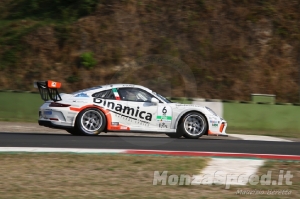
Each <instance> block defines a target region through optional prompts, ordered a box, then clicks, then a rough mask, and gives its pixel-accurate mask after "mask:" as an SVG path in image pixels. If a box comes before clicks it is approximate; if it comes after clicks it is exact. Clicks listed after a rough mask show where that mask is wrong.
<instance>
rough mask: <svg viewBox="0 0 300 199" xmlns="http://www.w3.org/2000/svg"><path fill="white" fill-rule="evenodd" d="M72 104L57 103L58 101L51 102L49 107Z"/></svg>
mask: <svg viewBox="0 0 300 199" xmlns="http://www.w3.org/2000/svg"><path fill="white" fill-rule="evenodd" d="M69 106H71V105H70V104H62V103H57V102H51V103H50V105H49V107H69Z"/></svg>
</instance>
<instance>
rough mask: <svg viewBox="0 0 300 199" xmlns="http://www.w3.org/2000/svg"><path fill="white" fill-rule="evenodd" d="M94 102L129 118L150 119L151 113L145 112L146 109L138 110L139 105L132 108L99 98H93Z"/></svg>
mask: <svg viewBox="0 0 300 199" xmlns="http://www.w3.org/2000/svg"><path fill="white" fill-rule="evenodd" d="M94 103H96V104H100V105H102V106H103V107H105V108H107V109H108V110H110V111H112V112H115V113H117V114H121V115H122V116H127V117H128V118H130V119H135V120H136V119H137V118H139V119H142V120H147V121H151V120H152V114H151V113H147V112H146V111H143V110H140V107H137V108H132V107H130V106H124V105H122V104H117V103H114V102H112V101H106V100H103V99H100V98H94Z"/></svg>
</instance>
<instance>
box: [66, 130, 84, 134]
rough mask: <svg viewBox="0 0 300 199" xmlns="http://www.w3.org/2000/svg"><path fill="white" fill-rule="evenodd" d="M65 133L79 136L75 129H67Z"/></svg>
mask: <svg viewBox="0 0 300 199" xmlns="http://www.w3.org/2000/svg"><path fill="white" fill-rule="evenodd" d="M66 131H67V132H68V133H70V134H72V135H81V134H80V132H79V131H77V130H76V129H67V130H66Z"/></svg>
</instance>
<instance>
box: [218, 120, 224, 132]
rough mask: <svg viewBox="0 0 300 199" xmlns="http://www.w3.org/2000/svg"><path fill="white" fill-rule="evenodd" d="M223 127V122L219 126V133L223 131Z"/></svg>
mask: <svg viewBox="0 0 300 199" xmlns="http://www.w3.org/2000/svg"><path fill="white" fill-rule="evenodd" d="M224 126H225V124H224V122H223V123H222V124H221V125H220V129H219V130H220V132H221V133H222V131H223V129H224Z"/></svg>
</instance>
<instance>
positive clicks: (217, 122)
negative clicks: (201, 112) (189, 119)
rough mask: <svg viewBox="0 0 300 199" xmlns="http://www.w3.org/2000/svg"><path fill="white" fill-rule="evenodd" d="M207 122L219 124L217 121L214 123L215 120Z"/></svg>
mask: <svg viewBox="0 0 300 199" xmlns="http://www.w3.org/2000/svg"><path fill="white" fill-rule="evenodd" d="M209 122H210V123H212V124H218V123H219V122H218V121H215V120H210V121H209Z"/></svg>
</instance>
